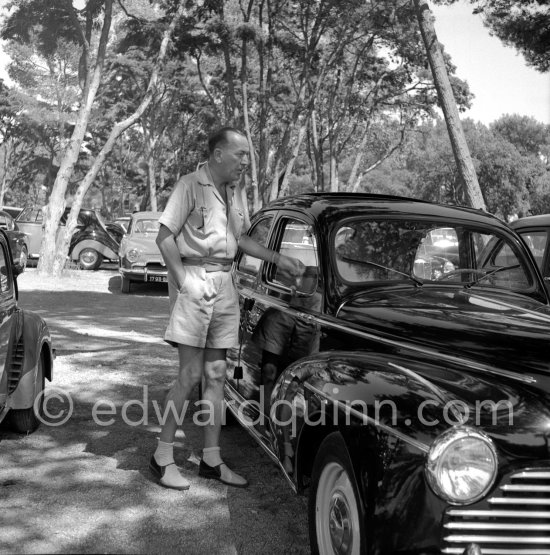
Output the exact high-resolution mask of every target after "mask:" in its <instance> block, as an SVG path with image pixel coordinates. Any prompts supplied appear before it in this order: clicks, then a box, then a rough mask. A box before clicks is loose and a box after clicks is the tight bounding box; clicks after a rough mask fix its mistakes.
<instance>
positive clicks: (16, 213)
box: [0, 206, 23, 219]
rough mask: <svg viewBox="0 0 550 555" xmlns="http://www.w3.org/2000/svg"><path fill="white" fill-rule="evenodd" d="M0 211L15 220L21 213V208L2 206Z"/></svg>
mask: <svg viewBox="0 0 550 555" xmlns="http://www.w3.org/2000/svg"><path fill="white" fill-rule="evenodd" d="M0 210H2V212H7V213H8V214H9V215H10V216H11V217H12V218H14V219H15V218H17V216H19V214H21V212H23V208H20V207H19V206H2V208H0Z"/></svg>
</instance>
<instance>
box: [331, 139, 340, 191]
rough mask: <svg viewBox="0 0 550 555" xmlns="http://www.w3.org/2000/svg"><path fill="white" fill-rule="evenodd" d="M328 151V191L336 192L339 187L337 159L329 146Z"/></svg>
mask: <svg viewBox="0 0 550 555" xmlns="http://www.w3.org/2000/svg"><path fill="white" fill-rule="evenodd" d="M330 150H331V152H330V192H331V193H337V192H338V189H339V183H338V160H337V159H336V155H335V154H334V151H333V149H332V147H331V149H330Z"/></svg>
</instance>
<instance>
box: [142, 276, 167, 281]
mask: <svg viewBox="0 0 550 555" xmlns="http://www.w3.org/2000/svg"><path fill="white" fill-rule="evenodd" d="M147 281H162V282H167V281H168V277H167V276H147Z"/></svg>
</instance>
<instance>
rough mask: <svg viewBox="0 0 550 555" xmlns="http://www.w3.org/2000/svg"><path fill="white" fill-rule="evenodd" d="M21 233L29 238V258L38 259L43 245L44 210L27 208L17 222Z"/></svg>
mask: <svg viewBox="0 0 550 555" xmlns="http://www.w3.org/2000/svg"><path fill="white" fill-rule="evenodd" d="M16 222H17V227H18V228H19V231H22V232H23V233H26V234H27V235H28V236H29V256H31V257H34V258H36V257H38V255H39V254H40V245H41V244H42V210H40V209H39V208H25V210H23V212H21V214H19V216H18V218H17V220H16Z"/></svg>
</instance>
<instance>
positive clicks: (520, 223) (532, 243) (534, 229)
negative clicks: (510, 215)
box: [510, 214, 550, 287]
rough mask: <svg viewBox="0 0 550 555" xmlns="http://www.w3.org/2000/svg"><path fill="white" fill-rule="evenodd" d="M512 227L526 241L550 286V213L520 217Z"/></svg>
mask: <svg viewBox="0 0 550 555" xmlns="http://www.w3.org/2000/svg"><path fill="white" fill-rule="evenodd" d="M510 227H511V228H512V229H515V230H516V232H517V233H519V235H520V236H521V238H522V239H523V240H524V241H525V243H526V244H527V246H528V247H529V249H530V250H531V252H532V253H533V256H534V257H535V261H536V262H537V265H538V267H539V268H540V271H541V272H542V275H543V276H544V279H545V281H546V283H547V284H548V286H549V287H550V214H541V215H539V216H527V217H526V218H520V219H519V220H516V221H514V222H512V223H511V224H510Z"/></svg>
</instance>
